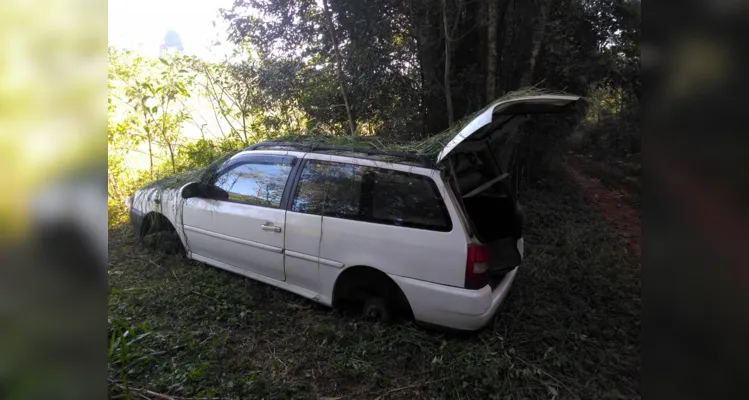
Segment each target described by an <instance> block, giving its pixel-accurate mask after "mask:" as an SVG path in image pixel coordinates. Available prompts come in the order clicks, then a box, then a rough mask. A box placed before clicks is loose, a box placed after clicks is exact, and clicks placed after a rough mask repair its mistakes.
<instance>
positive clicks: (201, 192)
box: [182, 182, 229, 200]
mask: <svg viewBox="0 0 749 400" xmlns="http://www.w3.org/2000/svg"><path fill="white" fill-rule="evenodd" d="M192 197H198V198H202V199H211V200H229V193H228V192H227V191H225V190H224V189H221V188H219V187H216V186H213V185H209V184H207V183H203V182H193V183H191V184H189V185H187V186H185V188H184V189H182V198H183V199H189V198H192Z"/></svg>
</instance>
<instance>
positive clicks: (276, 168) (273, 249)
mask: <svg viewBox="0 0 749 400" xmlns="http://www.w3.org/2000/svg"><path fill="white" fill-rule="evenodd" d="M297 159H298V158H297V157H295V156H293V155H287V154H249V155H240V156H238V157H237V156H235V157H234V158H232V159H231V160H230V162H228V163H227V164H226V165H225V166H223V167H222V168H221V169H220V170H219V171H218V173H217V176H216V178H215V180H214V181H213V182H212V183H213V184H214V185H215V186H216V187H218V188H220V189H222V190H224V191H226V192H227V193H228V194H229V197H228V200H214V199H205V198H190V199H187V200H185V203H184V208H183V216H182V220H183V223H184V228H185V236H186V239H187V246H188V248H189V249H188V250H189V251H190V252H191V256H192V258H194V259H196V260H198V261H203V262H206V263H208V264H212V265H215V266H218V267H223V268H226V269H230V270H237V269H238V270H241V271H236V272H251V273H257V274H260V275H264V276H266V277H269V278H272V279H276V280H279V281H283V280H285V278H286V276H285V273H284V260H283V249H284V229H285V223H286V218H285V214H286V210H285V202H286V198H287V197H288V194H287V193H286V192H288V191H289V187H290V185H287V181H288V180H289V176H290V175H291V170H292V168H293V166H294V165H295V163H296V162H297Z"/></svg>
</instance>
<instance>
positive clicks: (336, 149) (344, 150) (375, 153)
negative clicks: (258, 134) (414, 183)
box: [245, 142, 437, 169]
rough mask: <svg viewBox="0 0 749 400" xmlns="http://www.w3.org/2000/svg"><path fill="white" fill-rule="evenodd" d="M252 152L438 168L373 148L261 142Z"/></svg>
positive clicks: (429, 161) (426, 159)
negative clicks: (287, 153)
mask: <svg viewBox="0 0 749 400" xmlns="http://www.w3.org/2000/svg"><path fill="white" fill-rule="evenodd" d="M252 150H289V151H303V152H307V153H317V154H334V155H340V156H346V157H354V158H363V159H367V160H375V161H383V162H391V163H396V164H405V165H413V166H417V167H424V168H430V169H435V168H436V167H437V166H436V164H435V163H434V160H432V159H431V158H430V157H426V156H423V155H420V154H416V153H408V152H397V151H387V150H381V149H373V148H360V147H351V146H336V145H330V144H324V143H312V144H311V143H294V142H261V143H257V144H254V145H252V146H250V147H248V148H246V149H245V151H252Z"/></svg>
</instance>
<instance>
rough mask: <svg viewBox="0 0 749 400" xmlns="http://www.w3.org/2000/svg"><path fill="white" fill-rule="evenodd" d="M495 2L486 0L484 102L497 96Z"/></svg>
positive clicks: (496, 0) (496, 1) (488, 101)
mask: <svg viewBox="0 0 749 400" xmlns="http://www.w3.org/2000/svg"><path fill="white" fill-rule="evenodd" d="M497 3H498V0H487V7H486V18H487V21H486V103H487V104H488V103H490V102H491V101H493V100H494V99H495V98H496V97H497V93H496V91H495V90H496V88H497Z"/></svg>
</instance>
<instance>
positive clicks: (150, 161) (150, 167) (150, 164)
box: [141, 102, 153, 179]
mask: <svg viewBox="0 0 749 400" xmlns="http://www.w3.org/2000/svg"><path fill="white" fill-rule="evenodd" d="M141 106H142V107H143V123H144V124H145V125H146V126H145V127H144V128H143V130H145V131H146V139H148V172H149V174H150V175H149V177H150V178H151V179H153V150H152V149H151V141H152V140H153V139H152V137H151V127H150V126H148V112H147V111H146V104H145V102H143V103H142V104H141Z"/></svg>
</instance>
